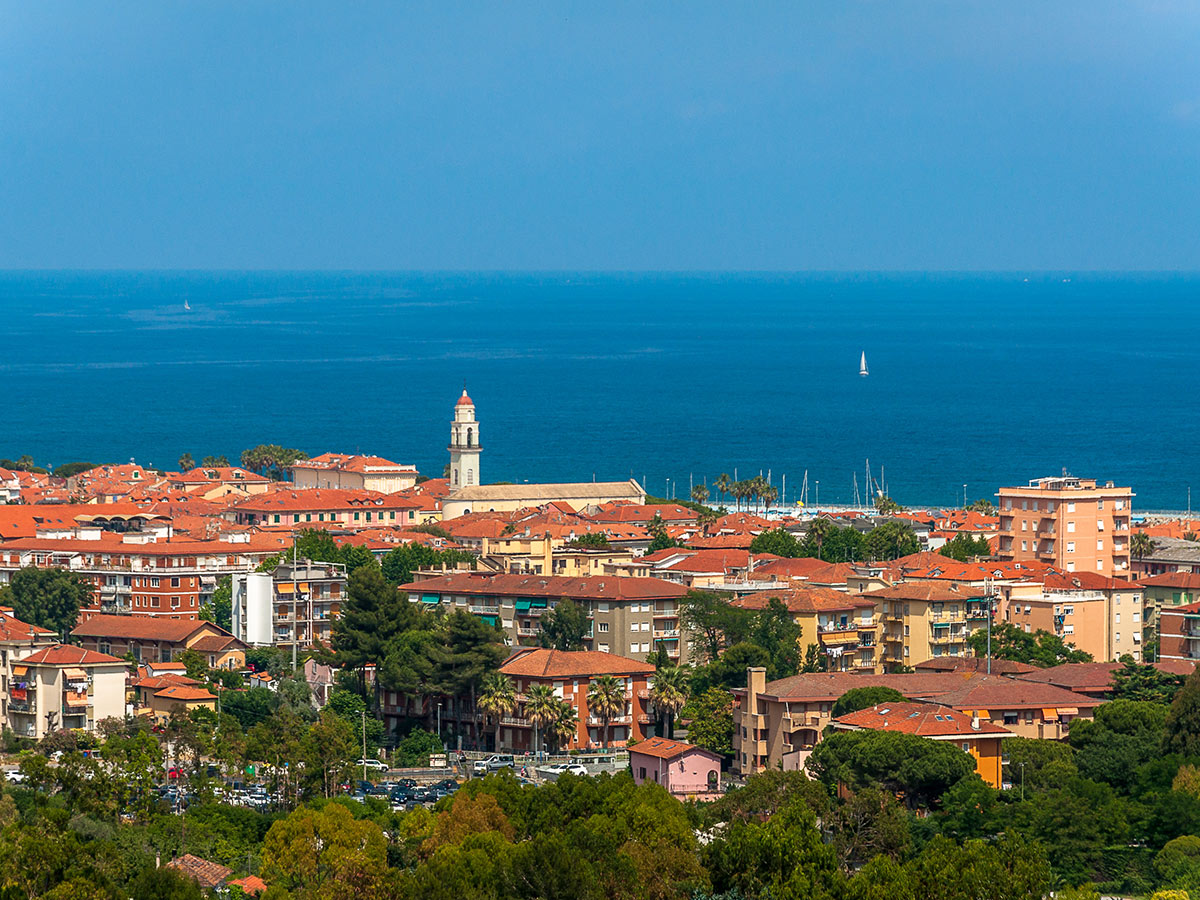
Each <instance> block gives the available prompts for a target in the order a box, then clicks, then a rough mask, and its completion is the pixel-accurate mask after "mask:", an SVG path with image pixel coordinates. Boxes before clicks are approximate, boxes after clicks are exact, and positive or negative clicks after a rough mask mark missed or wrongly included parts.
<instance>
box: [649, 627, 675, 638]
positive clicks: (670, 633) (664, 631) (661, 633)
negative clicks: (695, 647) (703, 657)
mask: <svg viewBox="0 0 1200 900" xmlns="http://www.w3.org/2000/svg"><path fill="white" fill-rule="evenodd" d="M654 637H655V638H656V639H660V638H661V639H663V640H669V641H677V640H679V629H678V628H655V629H654Z"/></svg>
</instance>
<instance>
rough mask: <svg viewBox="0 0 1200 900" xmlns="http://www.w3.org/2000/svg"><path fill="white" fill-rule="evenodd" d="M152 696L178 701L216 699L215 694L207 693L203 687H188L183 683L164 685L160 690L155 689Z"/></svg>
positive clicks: (190, 701) (188, 701) (189, 701)
mask: <svg viewBox="0 0 1200 900" xmlns="http://www.w3.org/2000/svg"><path fill="white" fill-rule="evenodd" d="M154 696H155V697H157V698H161V699H163V700H178V701H179V702H180V703H192V702H195V701H197V700H216V699H217V695H216V694H212V693H209V692H208V691H207V690H205V689H204V688H195V687H188V686H187V685H185V684H173V685H171V686H170V687H165V688H163V689H162V690H161V691H155V692H154Z"/></svg>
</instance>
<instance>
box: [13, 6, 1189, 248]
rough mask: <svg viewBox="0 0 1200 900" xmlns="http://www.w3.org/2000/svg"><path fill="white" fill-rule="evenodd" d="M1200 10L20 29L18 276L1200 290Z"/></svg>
mask: <svg viewBox="0 0 1200 900" xmlns="http://www.w3.org/2000/svg"><path fill="white" fill-rule="evenodd" d="M1198 48H1200V4H1196V3H1194V2H1186V3H1185V2H1178V3H1174V2H1155V3H1147V2H1129V0H1126V2H1078V3H1071V2H1061V3H1057V2H1056V3H1045V2H1036V3H1015V2H1013V3H1010V2H1004V3H995V2H987V3H983V2H963V0H956V2H933V0H926V2H920V3H908V2H882V0H878V2H868V3H855V2H846V3H798V2H790V3H778V4H776V3H768V2H756V3H749V4H731V3H727V2H725V3H711V4H710V3H699V2H697V3H691V4H645V3H629V4H624V3H603V4H601V3H561V2H556V3H546V4H526V3H494V2H493V3H486V4H472V3H453V2H451V3H447V2H444V0H442V2H433V3H394V2H392V3H368V2H353V3H333V2H326V3H304V2H293V0H289V2H281V0H277V2H270V3H265V2H253V0H237V2H229V3H220V2H192V3H188V2H170V3H116V4H97V3H56V2H52V0H37V2H34V3H30V2H27V0H0V267H3V268H293V269H297V268H298V269H304V268H349V269H357V268H382V269H569V270H570V269H599V270H603V269H610V270H611V269H617V270H622V269H657V270H671V269H678V270H714V269H783V270H802V269H847V270H859V269H1010V270H1023V269H1065V270H1081V269H1198V268H1200V228H1198V227H1197V224H1198V223H1200V165H1198V163H1200V50H1198Z"/></svg>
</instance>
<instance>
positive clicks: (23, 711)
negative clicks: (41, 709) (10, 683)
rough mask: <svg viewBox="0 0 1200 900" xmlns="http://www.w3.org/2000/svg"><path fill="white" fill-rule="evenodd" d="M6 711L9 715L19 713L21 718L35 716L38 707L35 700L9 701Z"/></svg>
mask: <svg viewBox="0 0 1200 900" xmlns="http://www.w3.org/2000/svg"><path fill="white" fill-rule="evenodd" d="M8 711H9V712H10V713H19V714H20V715H23V716H34V715H37V711H38V707H37V701H36V700H9V701H8Z"/></svg>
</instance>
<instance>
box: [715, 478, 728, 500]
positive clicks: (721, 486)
mask: <svg viewBox="0 0 1200 900" xmlns="http://www.w3.org/2000/svg"><path fill="white" fill-rule="evenodd" d="M713 487H715V488H716V489H717V490H718V491H720V492H721V496H722V497H724V496H725V494H726V492H728V490H729V476H728V475H726V474H725V473H724V472H722V473H721V474H720V475H718V476H717V480H716V481H714V482H713Z"/></svg>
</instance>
